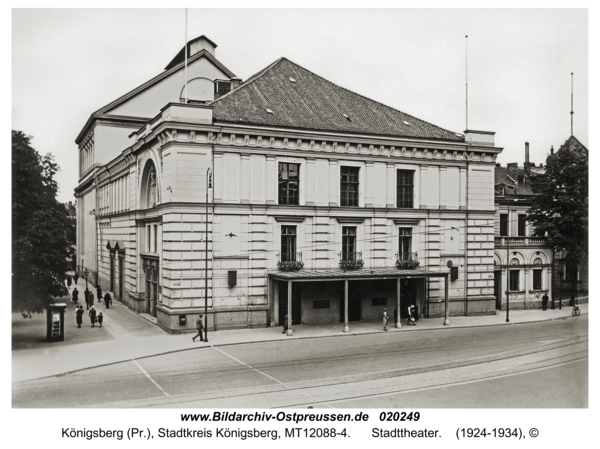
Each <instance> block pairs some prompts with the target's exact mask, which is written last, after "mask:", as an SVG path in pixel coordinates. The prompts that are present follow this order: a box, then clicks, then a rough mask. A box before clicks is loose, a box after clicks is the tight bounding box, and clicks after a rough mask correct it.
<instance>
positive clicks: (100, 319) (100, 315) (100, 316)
mask: <svg viewBox="0 0 600 449" xmlns="http://www.w3.org/2000/svg"><path fill="white" fill-rule="evenodd" d="M103 319H104V317H103V316H102V312H100V313H99V314H98V318H97V320H98V324H99V325H100V327H102V321H103Z"/></svg>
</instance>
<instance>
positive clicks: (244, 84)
mask: <svg viewBox="0 0 600 449" xmlns="http://www.w3.org/2000/svg"><path fill="white" fill-rule="evenodd" d="M284 59H285V58H284V57H283V56H282V57H281V58H279V59H277V60H275V61H274V62H272V63H271V64H269V65H268V66H266V67H265V68H264V69H261V70H259V71H258V72H256V73H255V74H254V75H252V76H250V78H248V79H247V80H246V81H245V82H243V83H242V84H240V85H239V86H238V87H236V88H235V89H233V90H230V91H229V92H227V93H226V94H225V95H221V96H220V97H219V98H217V99H216V100H213V101H210V102H208V103H207V104H209V105H213V104H215V103H216V102H217V101H219V100H222V99H223V98H226V97H228V96H229V95H230V94H232V93H234V92H239V91H240V89H241V88H242V87H246V86H249V85H251V84H252V83H253V82H254V81H256V80H257V79H260V78H261V77H262V76H263V75H264V74H265V73H267V72H268V71H269V70H271V69H272V68H273V67H275V66H276V65H277V64H278V63H280V62H281V61H282V60H284Z"/></svg>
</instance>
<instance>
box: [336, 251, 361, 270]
mask: <svg viewBox="0 0 600 449" xmlns="http://www.w3.org/2000/svg"><path fill="white" fill-rule="evenodd" d="M339 255H340V268H342V269H344V270H349V269H356V268H362V266H363V265H364V261H363V258H362V251H358V252H353V253H346V252H342V253H340V254H339Z"/></svg>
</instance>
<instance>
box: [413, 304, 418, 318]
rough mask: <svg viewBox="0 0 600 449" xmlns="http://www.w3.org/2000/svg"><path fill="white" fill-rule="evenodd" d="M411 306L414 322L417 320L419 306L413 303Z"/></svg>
mask: <svg viewBox="0 0 600 449" xmlns="http://www.w3.org/2000/svg"><path fill="white" fill-rule="evenodd" d="M413 308H414V311H415V316H414V318H415V322H417V321H419V306H418V305H417V304H413Z"/></svg>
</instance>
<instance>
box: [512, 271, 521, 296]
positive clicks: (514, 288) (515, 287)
mask: <svg viewBox="0 0 600 449" xmlns="http://www.w3.org/2000/svg"><path fill="white" fill-rule="evenodd" d="M519 273H520V271H519V270H510V287H509V290H510V291H514V292H518V291H519V290H520V289H519Z"/></svg>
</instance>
